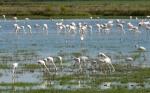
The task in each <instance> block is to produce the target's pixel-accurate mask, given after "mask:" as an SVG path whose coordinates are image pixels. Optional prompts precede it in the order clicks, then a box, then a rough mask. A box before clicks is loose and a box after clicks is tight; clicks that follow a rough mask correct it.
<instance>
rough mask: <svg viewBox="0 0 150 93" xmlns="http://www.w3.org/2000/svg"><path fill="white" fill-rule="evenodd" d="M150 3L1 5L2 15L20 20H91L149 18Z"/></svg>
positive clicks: (11, 3) (74, 2)
mask: <svg viewBox="0 0 150 93" xmlns="http://www.w3.org/2000/svg"><path fill="white" fill-rule="evenodd" d="M149 5H150V1H148V0H146V1H142V0H139V1H121V0H120V1H119V0H118V1H117V0H112V1H106V0H105V1H104V0H101V1H70V2H69V1H51V2H5V3H0V15H3V14H5V15H7V16H9V17H12V16H19V17H20V18H24V17H30V18H89V17H90V16H94V17H95V18H96V17H98V16H99V17H101V16H110V17H112V16H119V17H120V16H130V15H132V16H147V15H150V6H149Z"/></svg>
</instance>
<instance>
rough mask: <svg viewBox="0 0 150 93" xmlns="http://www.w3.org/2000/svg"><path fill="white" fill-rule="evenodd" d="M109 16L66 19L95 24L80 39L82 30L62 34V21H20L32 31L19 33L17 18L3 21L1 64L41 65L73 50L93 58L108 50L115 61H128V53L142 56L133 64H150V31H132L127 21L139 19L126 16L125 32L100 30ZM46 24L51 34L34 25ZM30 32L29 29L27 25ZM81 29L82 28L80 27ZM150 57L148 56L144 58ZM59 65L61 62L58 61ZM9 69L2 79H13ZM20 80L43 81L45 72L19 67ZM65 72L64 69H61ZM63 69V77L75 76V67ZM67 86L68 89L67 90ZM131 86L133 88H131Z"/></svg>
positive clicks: (66, 21) (68, 55)
mask: <svg viewBox="0 0 150 93" xmlns="http://www.w3.org/2000/svg"><path fill="white" fill-rule="evenodd" d="M107 21H108V19H93V20H91V19H65V20H64V21H63V23H64V24H70V23H71V22H75V23H76V24H78V23H79V22H82V23H86V24H88V25H92V26H93V29H92V33H87V34H86V35H85V39H84V40H83V41H81V40H80V35H79V33H76V34H65V33H58V30H57V29H56V22H60V20H28V21H27V20H18V21H17V24H19V25H27V24H30V25H31V26H32V27H33V28H32V34H30V33H28V32H26V33H24V32H23V31H22V32H19V33H17V34H16V33H15V29H14V27H13V24H14V23H16V22H15V21H14V20H6V21H3V20H1V21H0V25H1V26H2V28H1V29H0V63H1V64H7V65H8V64H9V66H11V64H12V63H14V62H18V63H19V64H37V60H39V59H43V58H46V57H48V56H58V55H60V54H63V55H65V54H66V55H65V56H64V60H70V57H71V56H72V55H71V54H72V53H81V54H82V55H85V56H90V57H92V58H94V57H96V55H97V54H98V52H104V53H106V54H108V55H109V56H111V58H112V62H113V63H121V62H123V63H124V59H125V57H127V56H133V55H138V57H137V58H136V60H135V62H133V65H135V66H141V67H144V68H145V67H150V63H149V62H150V51H149V50H150V44H149V43H150V37H149V35H150V31H146V30H145V29H143V28H140V31H141V33H134V32H130V31H129V30H128V28H127V25H126V23H127V22H131V23H132V24H134V25H136V26H137V25H138V22H139V20H134V19H133V20H131V19H130V20H129V19H124V21H125V25H124V27H125V28H124V29H125V32H126V33H125V34H124V33H122V32H119V31H118V30H117V28H116V26H113V28H112V30H111V32H110V33H109V34H104V33H98V31H97V28H96V23H106V22H107ZM37 23H38V24H39V25H43V24H44V23H46V24H48V27H49V28H48V34H47V33H46V32H44V31H43V30H42V29H41V28H40V29H36V28H34V25H35V24H37ZM25 30H26V31H27V28H26V27H25ZM77 31H78V29H77ZM137 44H138V45H141V46H144V47H145V48H146V52H144V53H139V52H137V51H136V48H135V45H137ZM143 55H144V57H145V58H146V59H144V57H143ZM64 64H65V65H66V66H67V67H69V66H71V64H72V61H69V62H66V63H64ZM57 65H58V64H57ZM9 68H10V69H8V70H3V69H1V71H0V73H1V74H2V76H0V82H11V81H12V79H11V78H12V73H11V68H12V67H9ZM20 71H21V72H22V73H18V74H17V78H16V81H17V82H43V80H44V79H43V77H42V76H43V73H42V72H41V71H39V70H38V71H36V70H34V72H33V73H31V72H29V71H23V70H21V69H18V72H20ZM60 71H61V70H60ZM62 71H63V72H58V74H59V75H60V76H63V75H71V74H73V72H71V69H70V68H68V69H66V68H64V69H63V70H62ZM68 86H69V85H66V87H65V86H60V85H57V84H56V85H55V86H53V87H54V88H55V87H57V88H58V89H63V88H64V87H65V88H66V89H67V88H68ZM71 87H74V88H76V89H78V88H79V86H78V85H72V86H69V88H71ZM65 88H64V89H65ZM129 89H130V88H129Z"/></svg>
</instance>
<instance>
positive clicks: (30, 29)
mask: <svg viewBox="0 0 150 93" xmlns="http://www.w3.org/2000/svg"><path fill="white" fill-rule="evenodd" d="M27 28H28V30H29V32H30V33H32V27H31V25H27Z"/></svg>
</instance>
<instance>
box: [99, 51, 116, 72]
mask: <svg viewBox="0 0 150 93" xmlns="http://www.w3.org/2000/svg"><path fill="white" fill-rule="evenodd" d="M98 57H99V61H100V62H102V63H105V64H107V65H108V68H109V70H110V72H111V67H112V72H115V68H114V66H113V65H112V63H111V59H110V58H109V57H108V56H107V55H105V54H104V53H101V52H100V53H99V54H98Z"/></svg>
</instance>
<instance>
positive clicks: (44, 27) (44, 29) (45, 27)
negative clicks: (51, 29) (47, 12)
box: [43, 24, 48, 33]
mask: <svg viewBox="0 0 150 93" xmlns="http://www.w3.org/2000/svg"><path fill="white" fill-rule="evenodd" d="M43 31H46V33H48V25H47V24H43Z"/></svg>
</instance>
